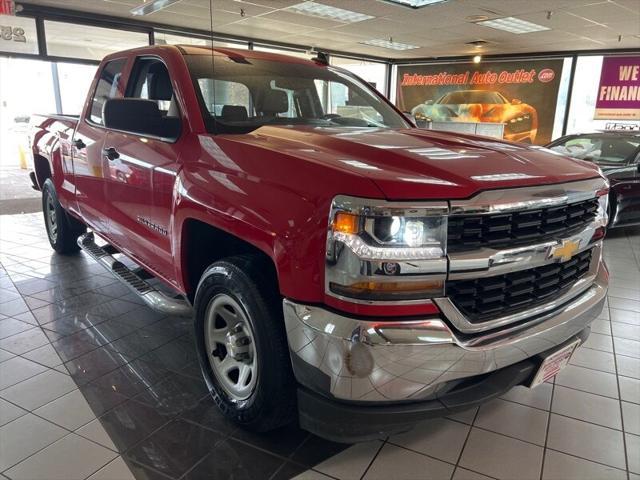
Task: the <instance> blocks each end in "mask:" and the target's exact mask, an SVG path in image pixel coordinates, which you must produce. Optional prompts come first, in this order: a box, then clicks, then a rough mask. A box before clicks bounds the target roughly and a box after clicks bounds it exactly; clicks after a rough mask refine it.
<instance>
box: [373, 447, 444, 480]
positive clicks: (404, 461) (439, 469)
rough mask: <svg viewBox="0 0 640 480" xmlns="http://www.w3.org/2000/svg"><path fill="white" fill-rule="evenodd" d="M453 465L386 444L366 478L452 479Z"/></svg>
mask: <svg viewBox="0 0 640 480" xmlns="http://www.w3.org/2000/svg"><path fill="white" fill-rule="evenodd" d="M453 468H454V466H453V465H450V464H448V463H445V462H441V461H439V460H435V459H433V458H429V457H426V456H424V455H420V454H419V453H414V452H411V451H409V450H405V449H404V448H400V447H396V446H394V445H389V444H386V445H385V446H384V447H383V448H382V450H381V451H380V453H379V454H378V456H377V457H376V459H375V460H374V462H373V464H372V465H371V467H369V470H368V471H367V474H366V475H365V476H364V479H365V480H377V479H380V480H389V479H390V478H402V479H404V480H410V479H421V480H441V479H443V478H450V477H451V474H452V473H453Z"/></svg>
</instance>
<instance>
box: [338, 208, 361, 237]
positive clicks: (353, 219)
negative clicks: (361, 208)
mask: <svg viewBox="0 0 640 480" xmlns="http://www.w3.org/2000/svg"><path fill="white" fill-rule="evenodd" d="M358 220H359V218H358V216H357V215H354V214H352V213H345V212H338V213H336V216H335V218H334V219H333V231H334V232H341V233H354V234H355V233H358V231H359V230H360V228H359V225H358V224H359V221H358Z"/></svg>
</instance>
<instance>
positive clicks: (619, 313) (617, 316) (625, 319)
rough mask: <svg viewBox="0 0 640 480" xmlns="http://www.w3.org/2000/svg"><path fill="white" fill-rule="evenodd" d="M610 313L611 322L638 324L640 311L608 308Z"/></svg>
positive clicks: (639, 323)
mask: <svg viewBox="0 0 640 480" xmlns="http://www.w3.org/2000/svg"><path fill="white" fill-rule="evenodd" d="M610 315H611V321H612V322H621V323H629V324H632V325H640V312H630V311H628V310H617V309H615V308H612V309H611V310H610Z"/></svg>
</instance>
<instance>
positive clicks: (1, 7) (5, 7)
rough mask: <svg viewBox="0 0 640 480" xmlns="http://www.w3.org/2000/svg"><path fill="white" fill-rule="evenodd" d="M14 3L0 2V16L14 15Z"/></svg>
mask: <svg viewBox="0 0 640 480" xmlns="http://www.w3.org/2000/svg"><path fill="white" fill-rule="evenodd" d="M15 14H16V2H15V1H14V0H0V15H15Z"/></svg>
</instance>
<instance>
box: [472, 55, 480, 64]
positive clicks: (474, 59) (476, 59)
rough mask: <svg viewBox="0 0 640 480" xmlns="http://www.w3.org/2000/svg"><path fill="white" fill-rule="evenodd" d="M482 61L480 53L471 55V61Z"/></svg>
mask: <svg viewBox="0 0 640 480" xmlns="http://www.w3.org/2000/svg"><path fill="white" fill-rule="evenodd" d="M481 61H482V55H476V56H475V57H473V63H480V62H481Z"/></svg>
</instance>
